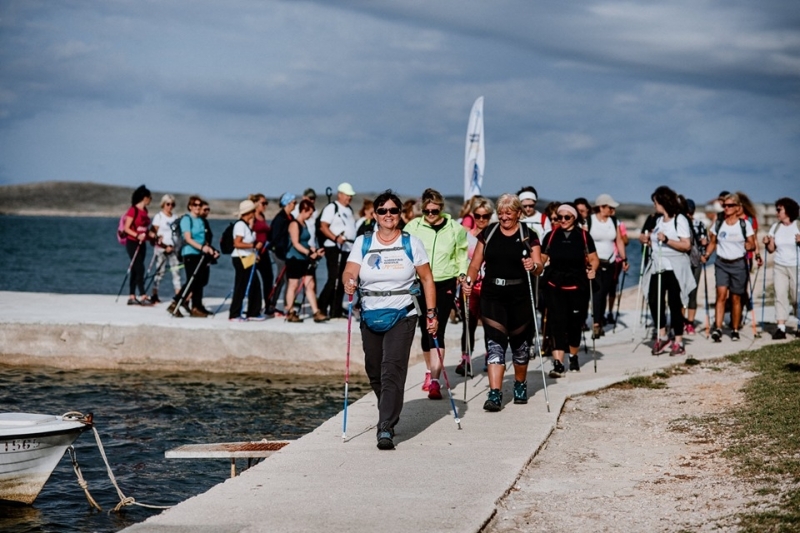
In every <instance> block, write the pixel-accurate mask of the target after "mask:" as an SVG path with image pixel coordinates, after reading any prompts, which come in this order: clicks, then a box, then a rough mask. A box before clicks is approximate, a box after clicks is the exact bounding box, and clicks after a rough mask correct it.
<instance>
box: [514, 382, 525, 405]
mask: <svg viewBox="0 0 800 533" xmlns="http://www.w3.org/2000/svg"><path fill="white" fill-rule="evenodd" d="M514 403H528V382H527V381H514Z"/></svg>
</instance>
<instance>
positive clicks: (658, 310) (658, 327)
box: [651, 241, 661, 355]
mask: <svg viewBox="0 0 800 533" xmlns="http://www.w3.org/2000/svg"><path fill="white" fill-rule="evenodd" d="M656 275H657V276H658V285H657V288H658V294H657V295H656V316H655V319H656V344H658V341H659V338H658V336H659V334H660V333H661V241H658V274H656ZM651 353H652V354H653V355H658V354H657V353H655V347H654V349H653V351H652V352H651Z"/></svg>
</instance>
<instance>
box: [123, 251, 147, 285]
mask: <svg viewBox="0 0 800 533" xmlns="http://www.w3.org/2000/svg"><path fill="white" fill-rule="evenodd" d="M125 250H127V252H128V257H130V258H131V259H132V262H131V276H130V281H129V283H128V285H129V287H130V291H131V292H130V293H129V294H136V289H139V296H144V295H145V291H144V258H145V256H146V255H147V243H144V242H143V243H141V244H140V243H139V241H132V240H130V239H128V241H127V242H126V243H125ZM136 250H139V251H138V252H137V251H136ZM134 255H135V256H136V257H135V258H134Z"/></svg>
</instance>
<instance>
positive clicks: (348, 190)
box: [336, 181, 356, 196]
mask: <svg viewBox="0 0 800 533" xmlns="http://www.w3.org/2000/svg"><path fill="white" fill-rule="evenodd" d="M336 190H337V191H339V192H340V193H342V194H346V195H347V196H355V195H356V191H355V190H353V186H352V185H350V184H349V183H347V182H346V181H345V182H343V183H340V184H339V187H338V188H337V189H336Z"/></svg>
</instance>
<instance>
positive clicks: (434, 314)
mask: <svg viewBox="0 0 800 533" xmlns="http://www.w3.org/2000/svg"><path fill="white" fill-rule="evenodd" d="M438 315H439V312H438V311H437V310H436V308H435V307H434V308H433V309H428V314H427V315H426V316H427V317H428V319H431V320H432V319H434V318H436V317H437V316H438Z"/></svg>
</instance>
